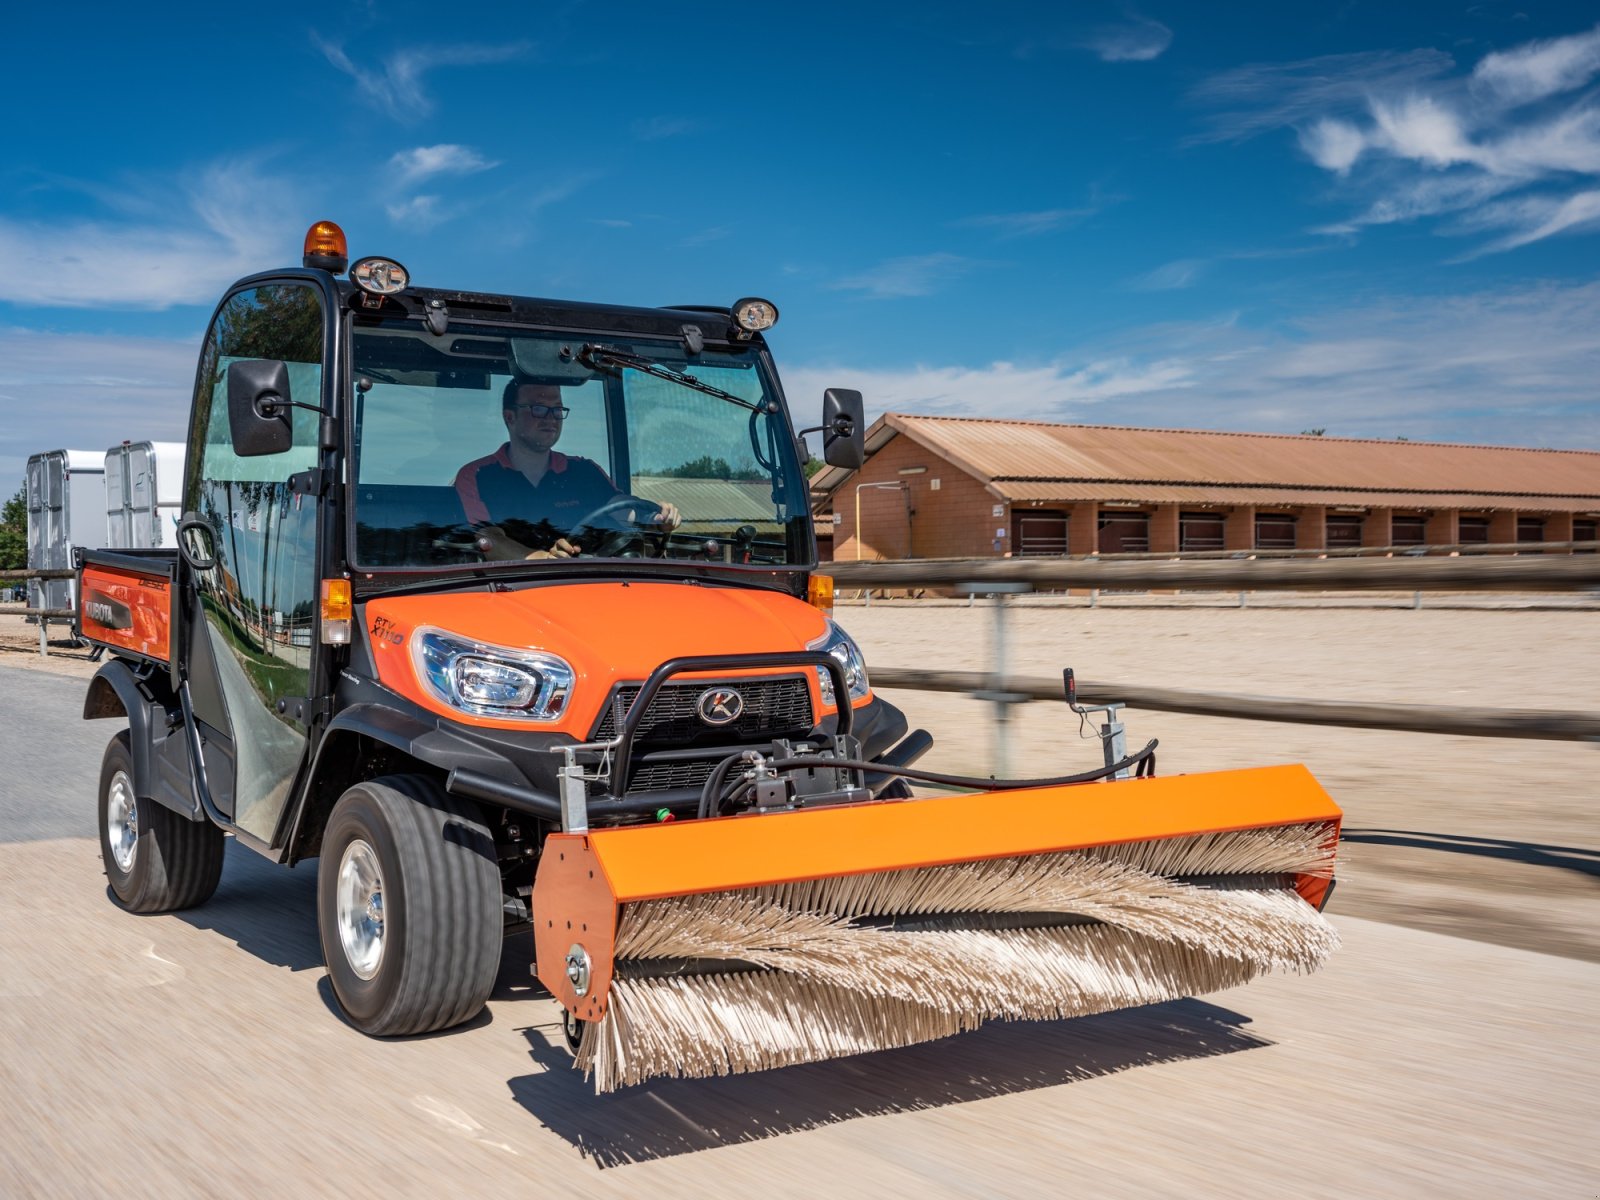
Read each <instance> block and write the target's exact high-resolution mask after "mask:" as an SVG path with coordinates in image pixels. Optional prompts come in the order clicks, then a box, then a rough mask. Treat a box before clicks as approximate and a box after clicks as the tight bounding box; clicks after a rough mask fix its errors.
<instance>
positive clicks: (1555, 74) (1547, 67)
mask: <svg viewBox="0 0 1600 1200" xmlns="http://www.w3.org/2000/svg"><path fill="white" fill-rule="evenodd" d="M1597 74H1600V25H1597V26H1595V28H1593V29H1591V30H1589V32H1588V33H1579V34H1574V35H1573V36H1571V37H1564V38H1552V39H1550V40H1547V41H1537V42H1528V43H1526V44H1524V45H1521V46H1516V47H1514V48H1512V49H1510V50H1503V51H1501V52H1499V53H1497V54H1490V55H1488V56H1487V57H1485V58H1484V59H1483V61H1482V62H1480V63H1479V64H1478V65H1477V67H1476V68H1475V69H1474V70H1473V72H1472V77H1473V79H1474V80H1476V81H1477V82H1479V83H1481V84H1484V85H1486V86H1488V87H1489V88H1492V89H1493V90H1494V91H1496V92H1498V93H1499V94H1500V95H1501V96H1503V97H1505V98H1506V99H1507V100H1509V101H1510V102H1511V103H1513V104H1526V103H1528V102H1529V101H1531V100H1541V99H1543V98H1544V97H1546V96H1553V95H1555V94H1557V93H1559V92H1566V91H1571V90H1572V89H1573V88H1577V87H1582V86H1583V85H1584V84H1586V83H1588V82H1589V80H1590V79H1592V78H1594V76H1595V75H1597Z"/></svg>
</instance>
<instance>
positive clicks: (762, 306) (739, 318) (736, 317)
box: [733, 296, 778, 334]
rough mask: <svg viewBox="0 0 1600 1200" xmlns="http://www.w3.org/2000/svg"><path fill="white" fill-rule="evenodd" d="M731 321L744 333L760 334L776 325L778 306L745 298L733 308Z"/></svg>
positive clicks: (748, 297)
mask: <svg viewBox="0 0 1600 1200" xmlns="http://www.w3.org/2000/svg"><path fill="white" fill-rule="evenodd" d="M733 321H734V324H736V325H737V326H738V327H739V328H740V329H742V330H744V332H745V333H747V334H750V333H760V332H761V331H762V330H763V329H771V328H772V327H773V326H774V325H776V324H777V323H778V306H777V305H776V304H774V303H773V302H772V301H771V300H762V299H761V298H760V297H758V296H746V297H745V298H744V299H743V300H740V301H739V302H738V303H736V304H735V305H734V306H733Z"/></svg>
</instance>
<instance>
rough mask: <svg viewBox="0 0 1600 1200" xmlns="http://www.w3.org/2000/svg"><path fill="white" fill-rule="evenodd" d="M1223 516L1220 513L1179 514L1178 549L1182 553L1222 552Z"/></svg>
mask: <svg viewBox="0 0 1600 1200" xmlns="http://www.w3.org/2000/svg"><path fill="white" fill-rule="evenodd" d="M1226 544H1227V543H1226V541H1225V540H1224V538H1223V515H1222V514H1221V513H1219V512H1186V513H1179V514H1178V549H1179V550H1180V551H1194V550H1221V549H1222V548H1223V547H1224V546H1225V545H1226Z"/></svg>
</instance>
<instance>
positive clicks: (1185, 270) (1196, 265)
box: [1133, 258, 1207, 292]
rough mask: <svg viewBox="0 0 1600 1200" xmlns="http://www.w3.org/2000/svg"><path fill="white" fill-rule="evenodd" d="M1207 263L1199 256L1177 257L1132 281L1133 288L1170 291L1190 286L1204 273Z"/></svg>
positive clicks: (1143, 290) (1146, 290) (1142, 290)
mask: <svg viewBox="0 0 1600 1200" xmlns="http://www.w3.org/2000/svg"><path fill="white" fill-rule="evenodd" d="M1206 266H1207V263H1206V261H1205V260H1204V259H1201V258H1179V259H1175V260H1174V261H1172V262H1169V263H1163V264H1162V265H1161V266H1159V267H1157V268H1156V269H1155V270H1154V271H1151V272H1149V273H1148V274H1145V275H1141V276H1139V278H1137V279H1135V280H1134V281H1133V286H1134V289H1135V290H1137V291H1141V292H1172V291H1178V290H1179V289H1182V288H1186V287H1192V286H1194V284H1195V283H1196V282H1197V281H1198V280H1199V278H1200V276H1201V275H1203V274H1204V273H1205V270H1206Z"/></svg>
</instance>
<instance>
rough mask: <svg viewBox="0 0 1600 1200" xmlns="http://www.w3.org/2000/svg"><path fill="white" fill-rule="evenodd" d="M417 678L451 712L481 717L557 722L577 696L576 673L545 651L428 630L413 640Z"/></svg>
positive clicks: (564, 661) (419, 632)
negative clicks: (573, 692) (572, 697)
mask: <svg viewBox="0 0 1600 1200" xmlns="http://www.w3.org/2000/svg"><path fill="white" fill-rule="evenodd" d="M411 658H412V661H413V662H414V663H416V666H417V678H418V679H420V680H422V682H423V683H424V684H425V685H426V686H427V688H428V690H429V691H431V692H432V693H433V694H434V695H435V696H437V697H438V698H439V699H441V700H443V701H444V702H445V703H446V704H448V705H450V707H451V708H459V709H461V710H462V711H463V712H469V713H476V714H477V715H478V716H480V717H505V718H508V719H510V720H520V721H554V720H557V719H559V718H560V716H561V714H562V713H563V712H565V711H566V707H567V700H568V698H569V697H570V696H571V694H572V680H573V674H572V668H571V666H569V665H568V664H567V662H566V660H565V659H561V658H557V657H556V656H555V655H554V654H546V653H544V652H543V651H540V650H518V649H514V648H512V647H510V646H494V645H488V644H486V643H484V642H475V641H472V640H471V639H469V638H463V637H457V636H456V635H455V634H453V633H446V632H445V631H444V630H442V629H432V628H429V627H428V626H423V627H422V628H420V629H418V630H417V631H416V632H415V633H413V634H412V635H411Z"/></svg>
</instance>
